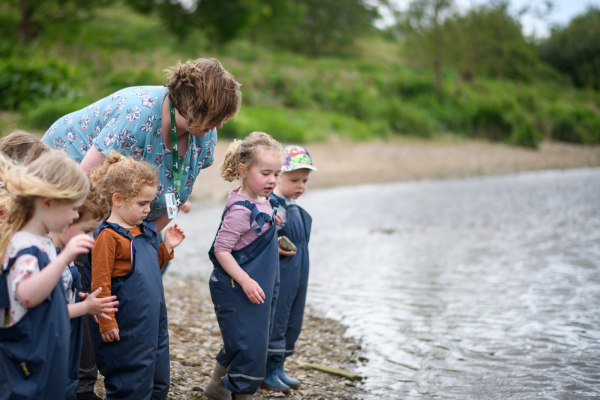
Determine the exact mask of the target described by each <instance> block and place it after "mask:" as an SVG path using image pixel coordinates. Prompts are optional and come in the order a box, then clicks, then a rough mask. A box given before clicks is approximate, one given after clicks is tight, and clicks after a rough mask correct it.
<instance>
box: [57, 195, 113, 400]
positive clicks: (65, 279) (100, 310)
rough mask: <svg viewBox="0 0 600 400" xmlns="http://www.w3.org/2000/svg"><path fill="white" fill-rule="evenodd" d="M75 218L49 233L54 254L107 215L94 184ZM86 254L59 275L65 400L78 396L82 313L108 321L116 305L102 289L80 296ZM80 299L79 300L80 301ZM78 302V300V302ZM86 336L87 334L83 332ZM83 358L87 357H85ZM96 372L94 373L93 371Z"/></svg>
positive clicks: (84, 349)
mask: <svg viewBox="0 0 600 400" xmlns="http://www.w3.org/2000/svg"><path fill="white" fill-rule="evenodd" d="M78 214H79V217H78V218H77V219H76V220H75V221H73V223H71V224H70V225H69V226H68V227H67V229H65V231H64V232H61V233H50V237H51V238H52V242H53V243H54V245H55V246H56V249H57V253H60V252H61V251H63V250H64V248H65V245H66V244H67V243H68V242H69V240H71V239H72V238H73V237H75V236H77V235H79V234H81V233H83V234H86V235H88V236H90V237H91V236H92V233H93V232H94V231H95V230H96V229H97V228H98V226H100V223H101V222H102V220H104V219H105V218H106V217H107V216H108V202H107V201H106V199H105V198H104V196H102V195H101V194H100V193H99V192H98V189H97V188H96V185H93V184H92V185H90V192H89V193H88V196H87V198H86V199H85V202H84V203H83V205H82V206H81V207H79V210H78ZM86 257H87V254H84V255H80V256H78V257H77V258H76V259H75V260H74V261H73V262H71V263H70V264H69V265H68V266H67V268H65V270H64V272H63V274H62V283H63V286H64V288H65V292H66V297H67V310H68V312H69V318H70V319H71V341H70V347H71V348H70V351H69V377H68V384H67V397H66V398H67V399H73V400H74V399H75V398H76V397H78V398H79V397H80V396H79V393H78V385H79V367H80V360H81V358H82V353H84V352H86V351H87V352H89V351H90V349H89V346H85V345H83V343H84V341H85V337H84V323H85V320H84V319H83V318H81V317H82V316H84V315H86V314H90V315H94V316H95V317H96V319H97V317H101V318H105V319H110V317H108V316H107V315H106V313H114V312H115V311H117V309H116V308H115V307H116V306H117V304H118V302H117V301H115V300H116V296H109V297H103V298H98V297H97V296H98V294H100V292H101V291H102V288H98V289H97V290H96V291H95V292H93V293H92V294H89V295H88V293H84V292H83V290H82V282H81V273H80V270H79V269H80V267H79V266H80V265H82V264H84V262H85V261H83V260H85V258H86ZM80 298H81V299H80ZM80 300H82V301H80ZM86 334H87V335H89V333H88V332H86ZM88 341H89V340H88ZM83 357H89V355H88V354H86V355H85V356H83ZM96 372H97V371H96Z"/></svg>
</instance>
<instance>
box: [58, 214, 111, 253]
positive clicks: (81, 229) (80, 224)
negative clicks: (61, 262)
mask: <svg viewBox="0 0 600 400" xmlns="http://www.w3.org/2000/svg"><path fill="white" fill-rule="evenodd" d="M101 223H102V220H101V219H94V218H90V217H87V218H86V217H85V216H84V217H83V218H81V219H80V220H79V221H77V222H75V223H73V224H71V225H69V226H68V227H67V229H65V231H64V232H63V233H61V234H59V235H58V238H59V239H60V241H61V243H62V246H63V247H64V246H65V245H66V244H67V243H68V242H69V240H71V238H73V237H74V236H77V235H79V234H80V233H85V234H86V235H90V236H91V235H92V233H94V231H95V230H96V229H97V228H98V227H99V226H100V224H101Z"/></svg>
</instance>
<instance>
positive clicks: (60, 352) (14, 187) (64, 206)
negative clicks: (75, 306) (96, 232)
mask: <svg viewBox="0 0 600 400" xmlns="http://www.w3.org/2000/svg"><path fill="white" fill-rule="evenodd" d="M0 179H1V181H2V189H1V191H0V209H2V210H5V211H6V214H5V215H4V216H3V221H2V224H0V257H1V258H2V260H3V264H2V273H1V275H0V392H1V393H2V395H3V396H5V397H6V398H27V399H42V398H43V399H60V400H64V399H65V396H66V390H65V388H66V386H67V365H68V357H69V338H70V326H69V317H68V313H67V307H66V298H65V290H64V288H63V286H62V283H60V279H61V275H62V272H63V271H64V270H65V268H66V266H67V265H68V264H69V263H70V262H71V261H73V260H74V259H75V257H76V256H77V255H78V254H80V253H86V252H88V251H89V250H90V249H91V247H92V246H93V243H94V240H93V239H92V238H91V237H90V236H88V235H84V234H80V235H76V236H74V237H73V238H72V239H71V240H69V242H68V243H67V244H66V246H65V248H64V250H63V251H62V252H61V253H60V255H58V256H57V255H56V250H55V247H54V244H53V243H52V240H51V239H50V237H49V236H48V233H50V232H53V233H61V232H63V231H64V230H65V229H66V228H67V226H68V225H69V224H71V223H72V222H73V220H74V219H76V218H77V217H78V212H77V210H78V209H79V207H81V205H82V204H83V202H84V200H85V198H86V196H87V193H88V190H89V183H88V179H87V177H86V176H85V174H84V173H83V171H82V170H81V169H80V168H79V166H78V165H77V163H76V162H74V161H73V160H71V159H69V158H68V157H67V156H66V155H65V154H64V153H62V152H59V151H54V150H52V151H50V150H48V151H46V152H44V153H43V154H42V155H40V157H39V158H38V159H37V160H35V161H33V162H31V163H30V164H29V165H28V166H26V167H25V166H17V165H15V164H13V163H12V162H11V161H10V160H8V159H7V158H6V157H5V156H0Z"/></svg>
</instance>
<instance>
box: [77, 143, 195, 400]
mask: <svg viewBox="0 0 600 400" xmlns="http://www.w3.org/2000/svg"><path fill="white" fill-rule="evenodd" d="M91 180H92V182H94V183H97V184H98V186H99V187H100V190H101V191H102V192H103V193H104V195H105V196H106V197H107V198H108V199H109V202H110V216H109V217H108V219H107V220H106V221H104V222H102V224H101V225H100V228H99V229H98V230H97V231H96V233H95V237H96V244H95V246H94V249H93V250H92V257H91V260H92V265H91V272H92V274H91V276H92V286H91V290H92V291H94V290H97V289H98V288H102V293H101V296H111V295H113V294H114V295H116V296H117V298H118V299H119V312H118V313H117V314H109V316H110V317H111V318H112V319H111V320H104V319H101V320H100V321H99V326H98V325H96V327H94V325H91V327H90V334H91V336H92V342H93V344H94V348H95V351H96V363H97V365H98V369H99V370H100V372H101V373H102V375H104V386H105V389H106V396H107V398H108V399H113V398H128V399H149V398H152V399H166V397H167V393H168V391H169V332H168V330H167V309H166V305H165V296H164V291H163V286H162V280H161V275H160V267H162V266H163V265H164V264H165V263H166V262H167V261H168V260H170V259H172V258H173V248H175V247H176V246H177V245H179V243H181V241H182V240H183V239H184V238H185V235H184V233H183V231H182V230H181V229H180V228H179V227H178V226H177V225H175V226H172V227H169V228H167V230H166V233H165V237H164V242H163V243H161V244H160V246H159V244H158V243H159V242H158V234H157V233H156V227H155V225H154V223H152V222H147V221H146V217H147V216H148V213H149V212H150V204H151V203H152V201H153V200H154V197H155V196H156V189H157V184H158V172H157V170H156V168H154V167H153V166H152V165H150V164H148V163H147V162H145V161H139V160H135V159H133V158H125V157H123V156H121V155H120V154H118V153H112V154H111V155H110V156H109V157H108V158H107V159H106V161H105V162H104V164H103V165H102V166H101V167H99V168H97V169H96V170H94V172H93V174H92V177H91ZM88 321H89V319H88Z"/></svg>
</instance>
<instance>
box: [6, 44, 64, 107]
mask: <svg viewBox="0 0 600 400" xmlns="http://www.w3.org/2000/svg"><path fill="white" fill-rule="evenodd" d="M69 95H74V92H73V91H72V90H71V89H70V88H69V69H68V68H67V65H66V64H65V63H63V62H62V61H60V60H58V59H55V58H51V57H45V56H41V55H37V54H32V55H28V54H12V55H9V56H6V57H3V58H2V59H0V108H4V109H9V110H18V109H20V108H21V107H22V106H23V105H24V104H26V103H35V102H37V101H39V100H42V99H48V98H60V97H66V96H69Z"/></svg>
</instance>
